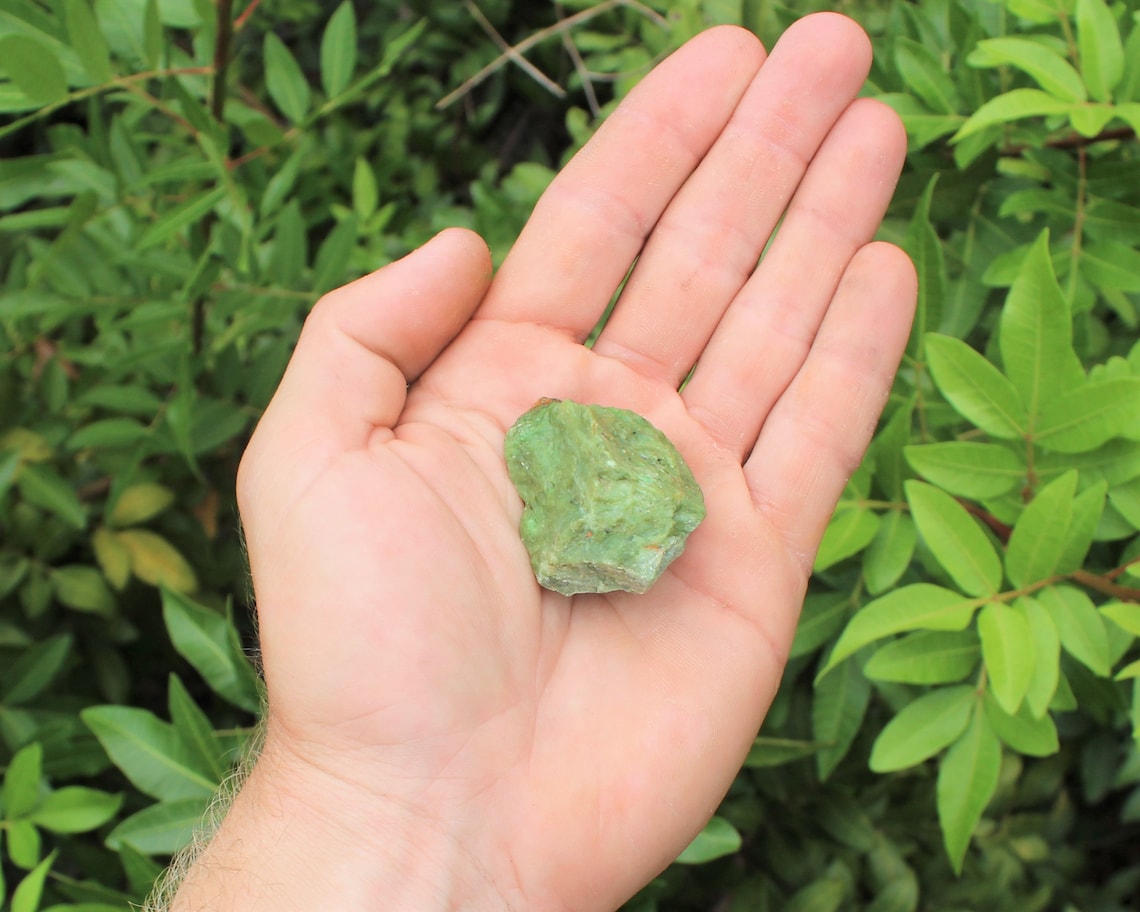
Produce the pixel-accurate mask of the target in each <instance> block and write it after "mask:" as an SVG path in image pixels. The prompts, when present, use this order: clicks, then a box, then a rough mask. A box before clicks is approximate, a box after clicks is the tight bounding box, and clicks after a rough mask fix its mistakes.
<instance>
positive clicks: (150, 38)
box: [141, 0, 163, 69]
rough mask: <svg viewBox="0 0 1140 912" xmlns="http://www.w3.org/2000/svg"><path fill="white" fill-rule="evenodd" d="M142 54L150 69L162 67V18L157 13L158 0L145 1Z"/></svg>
mask: <svg viewBox="0 0 1140 912" xmlns="http://www.w3.org/2000/svg"><path fill="white" fill-rule="evenodd" d="M141 38H142V53H143V57H144V58H145V60H146V62H147V64H148V65H149V66H150V67H151V68H152V69H158V68H159V67H160V66H162V44H163V39H162V18H161V17H160V16H159V12H158V0H146V6H145V7H144V8H143V21H142V36H141Z"/></svg>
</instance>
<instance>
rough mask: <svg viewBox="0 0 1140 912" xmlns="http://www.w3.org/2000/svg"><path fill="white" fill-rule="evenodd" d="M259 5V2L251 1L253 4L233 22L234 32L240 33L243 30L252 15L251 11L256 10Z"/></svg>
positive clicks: (257, 0)
mask: <svg viewBox="0 0 1140 912" xmlns="http://www.w3.org/2000/svg"><path fill="white" fill-rule="evenodd" d="M260 4H261V0H253V2H252V3H251V4H250V5H249V6H247V7H246V8H245V9H244V10H243V11H242V14H241V15H240V16H238V17H237V20H236V21H235V22H234V31H235V32H240V31H241V30H242V29H243V28H245V24H246V23H247V22H248V21H249V17H250V16H252V15H253V11H254V10H255V9H257V7H258V6H259V5H260Z"/></svg>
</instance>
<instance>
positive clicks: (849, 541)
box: [815, 502, 879, 572]
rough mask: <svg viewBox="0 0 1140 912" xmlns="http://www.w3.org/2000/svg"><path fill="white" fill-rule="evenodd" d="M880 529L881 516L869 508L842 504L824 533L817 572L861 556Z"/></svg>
mask: <svg viewBox="0 0 1140 912" xmlns="http://www.w3.org/2000/svg"><path fill="white" fill-rule="evenodd" d="M878 529H879V517H878V516H876V515H875V514H874V513H873V512H871V511H870V510H868V509H867V508H866V507H857V506H853V505H852V506H848V505H847V504H844V503H842V502H841V503H840V505H839V508H838V509H837V510H836V511H835V515H834V516H832V517H831V522H829V523H828V524H827V529H826V531H824V533H823V539H822V540H821V541H820V543H819V550H818V551H817V552H816V556H815V569H816V571H817V572H818V571H820V570H826V569H827V568H828V567H831V566H834V565H835V564H837V563H839V562H840V561H841V560H844V559H846V558H848V557H851V556H852V555H853V554H858V553H859V552H860V551H862V550H863V549H864V548H866V547H867V545H869V544H870V543H871V540H872V539H873V538H874V537H875V533H876V532H877V531H878Z"/></svg>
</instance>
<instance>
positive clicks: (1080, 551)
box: [1053, 481, 1108, 575]
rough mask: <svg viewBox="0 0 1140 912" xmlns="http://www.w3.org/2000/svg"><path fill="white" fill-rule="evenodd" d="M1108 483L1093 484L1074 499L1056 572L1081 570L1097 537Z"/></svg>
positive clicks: (1062, 573) (1064, 573)
mask: <svg viewBox="0 0 1140 912" xmlns="http://www.w3.org/2000/svg"><path fill="white" fill-rule="evenodd" d="M1107 490H1108V484H1107V483H1106V482H1103V481H1098V482H1097V483H1096V484H1091V485H1089V486H1088V487H1087V488H1085V489H1084V490H1083V491H1081V493H1080V494H1078V495H1077V496H1076V497H1075V498H1074V499H1073V515H1072V519H1070V520H1069V528H1068V529H1067V530H1066V531H1065V547H1064V548H1063V549H1062V551H1061V558H1060V560H1058V561H1057V566H1056V567H1055V568H1054V571H1053V572H1054V573H1057V574H1061V575H1068V574H1070V573H1073V572H1075V571H1076V570H1079V569H1080V568H1081V567H1082V566H1083V565H1084V562H1085V556H1086V555H1087V554H1088V551H1089V548H1090V547H1091V546H1092V543H1093V538H1095V537H1096V529H1097V524H1098V523H1099V522H1100V517H1101V514H1103V513H1104V495H1105V492H1106V491H1107Z"/></svg>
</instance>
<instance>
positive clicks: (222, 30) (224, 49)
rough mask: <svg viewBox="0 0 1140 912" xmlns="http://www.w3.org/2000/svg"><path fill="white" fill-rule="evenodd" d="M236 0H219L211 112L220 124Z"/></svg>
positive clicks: (224, 104)
mask: <svg viewBox="0 0 1140 912" xmlns="http://www.w3.org/2000/svg"><path fill="white" fill-rule="evenodd" d="M233 16H234V0H218V17H217V23H216V26H215V27H216V29H217V34H216V36H215V38H214V84H213V86H212V87H211V90H210V113H211V114H213V115H214V120H216V121H217V122H218V123H219V124H221V123H223V122H224V115H225V110H226V76H227V74H228V73H229V69H230V56H231V54H230V48H231V46H232V45H233V37H234V21H233Z"/></svg>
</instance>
